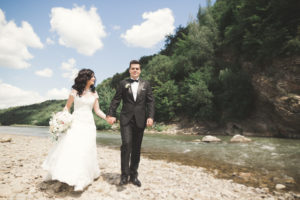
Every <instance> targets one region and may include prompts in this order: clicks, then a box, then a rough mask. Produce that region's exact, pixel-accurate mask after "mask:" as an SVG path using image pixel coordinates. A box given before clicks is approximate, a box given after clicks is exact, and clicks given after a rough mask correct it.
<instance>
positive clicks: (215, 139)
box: [202, 135, 221, 142]
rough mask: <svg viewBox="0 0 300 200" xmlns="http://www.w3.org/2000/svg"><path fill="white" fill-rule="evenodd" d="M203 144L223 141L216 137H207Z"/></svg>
mask: <svg viewBox="0 0 300 200" xmlns="http://www.w3.org/2000/svg"><path fill="white" fill-rule="evenodd" d="M202 142H221V140H220V139H219V138H217V137H215V136H211V135H207V136H204V137H203V138H202Z"/></svg>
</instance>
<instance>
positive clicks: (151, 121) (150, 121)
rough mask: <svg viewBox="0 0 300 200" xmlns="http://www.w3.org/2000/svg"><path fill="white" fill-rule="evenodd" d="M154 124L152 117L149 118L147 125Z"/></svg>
mask: <svg viewBox="0 0 300 200" xmlns="http://www.w3.org/2000/svg"><path fill="white" fill-rule="evenodd" d="M152 125H153V119H152V118H148V119H147V126H148V127H149V126H152Z"/></svg>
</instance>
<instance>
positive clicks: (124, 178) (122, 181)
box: [119, 176, 128, 185]
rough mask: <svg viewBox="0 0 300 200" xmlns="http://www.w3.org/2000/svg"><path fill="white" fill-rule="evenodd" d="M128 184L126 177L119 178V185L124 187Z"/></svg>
mask: <svg viewBox="0 0 300 200" xmlns="http://www.w3.org/2000/svg"><path fill="white" fill-rule="evenodd" d="M127 183H128V176H121V180H120V183H119V185H126V184H127Z"/></svg>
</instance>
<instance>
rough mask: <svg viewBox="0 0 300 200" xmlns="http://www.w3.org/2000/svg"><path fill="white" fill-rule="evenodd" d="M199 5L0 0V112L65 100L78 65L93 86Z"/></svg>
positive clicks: (160, 42)
mask: <svg viewBox="0 0 300 200" xmlns="http://www.w3.org/2000/svg"><path fill="white" fill-rule="evenodd" d="M199 6H202V7H205V6H206V0H152V1H149V0H126V1H124V0H42V1H34V0H26V1H24V0H13V1H11V0H0V109H3V108H8V107H13V106H20V105H29V104H33V103H39V102H43V101H45V100H49V99H66V98H67V97H68V95H69V92H70V89H71V86H72V85H73V83H74V77H76V74H77V72H78V70H80V69H82V68H90V69H92V70H93V71H94V72H95V75H96V78H97V83H96V84H99V83H101V82H102V81H103V80H105V79H107V78H109V77H112V76H113V75H114V74H116V73H122V72H124V71H125V70H126V69H127V68H128V64H129V62H130V60H133V59H137V60H138V59H140V58H141V57H142V56H148V55H153V54H155V53H158V52H159V51H160V50H161V49H162V48H163V47H164V44H165V42H164V41H165V37H166V36H167V35H169V34H174V33H175V30H176V28H177V27H179V26H180V25H181V26H186V25H187V24H188V22H190V21H191V20H193V19H194V18H195V17H196V14H197V11H198V8H199ZM100 98H101V97H100Z"/></svg>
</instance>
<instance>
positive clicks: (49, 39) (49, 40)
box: [46, 37, 55, 45]
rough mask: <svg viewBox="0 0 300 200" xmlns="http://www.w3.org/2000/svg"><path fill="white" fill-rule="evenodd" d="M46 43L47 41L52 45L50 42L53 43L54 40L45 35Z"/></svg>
mask: <svg viewBox="0 0 300 200" xmlns="http://www.w3.org/2000/svg"><path fill="white" fill-rule="evenodd" d="M46 43H47V44H48V45H52V44H54V43H55V42H54V41H53V40H52V39H51V38H48V37H47V39H46Z"/></svg>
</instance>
